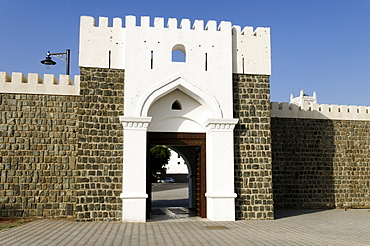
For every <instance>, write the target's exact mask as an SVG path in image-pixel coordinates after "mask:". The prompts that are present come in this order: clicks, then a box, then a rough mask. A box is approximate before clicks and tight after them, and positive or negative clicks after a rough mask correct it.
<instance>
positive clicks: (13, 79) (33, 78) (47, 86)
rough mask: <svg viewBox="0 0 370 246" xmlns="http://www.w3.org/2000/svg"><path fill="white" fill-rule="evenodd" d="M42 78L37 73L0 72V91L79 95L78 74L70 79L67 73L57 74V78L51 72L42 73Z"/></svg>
mask: <svg viewBox="0 0 370 246" xmlns="http://www.w3.org/2000/svg"><path fill="white" fill-rule="evenodd" d="M43 78H44V79H42V78H41V76H40V75H39V74H37V73H29V74H28V76H27V77H26V76H25V75H24V74H23V73H17V72H13V73H12V76H10V75H9V74H8V73H6V72H0V93H20V94H50V95H80V75H75V77H74V81H72V79H71V77H70V76H69V75H62V74H61V75H59V80H57V78H56V77H55V76H54V75H53V74H44V76H43Z"/></svg>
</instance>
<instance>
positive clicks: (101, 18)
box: [99, 16, 109, 27]
mask: <svg viewBox="0 0 370 246" xmlns="http://www.w3.org/2000/svg"><path fill="white" fill-rule="evenodd" d="M99 27H109V19H108V17H104V16H99Z"/></svg>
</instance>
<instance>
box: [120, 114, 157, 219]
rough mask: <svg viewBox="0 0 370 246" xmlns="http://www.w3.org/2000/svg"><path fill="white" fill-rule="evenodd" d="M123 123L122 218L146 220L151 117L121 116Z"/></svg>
mask: <svg viewBox="0 0 370 246" xmlns="http://www.w3.org/2000/svg"><path fill="white" fill-rule="evenodd" d="M119 119H120V121H121V122H122V125H123V173H122V178H123V181H122V182H123V183H122V193H121V195H120V198H122V221H123V222H145V221H146V198H147V197H148V194H147V193H146V154H147V152H146V151H147V148H146V147H147V146H146V141H147V128H148V125H149V122H150V121H151V119H152V118H151V117H126V116H120V117H119Z"/></svg>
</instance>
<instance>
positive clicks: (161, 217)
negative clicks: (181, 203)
mask: <svg viewBox="0 0 370 246" xmlns="http://www.w3.org/2000/svg"><path fill="white" fill-rule="evenodd" d="M193 220H204V218H201V217H199V216H197V215H196V212H195V210H194V209H189V208H187V207H153V208H152V210H151V212H150V219H148V220H147V222H154V221H168V222H170V221H171V222H178V221H193ZM206 220H207V219H206Z"/></svg>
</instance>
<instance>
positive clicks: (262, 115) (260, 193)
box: [233, 74, 274, 219]
mask: <svg viewBox="0 0 370 246" xmlns="http://www.w3.org/2000/svg"><path fill="white" fill-rule="evenodd" d="M233 87H234V118H238V119H239V123H238V124H237V125H236V126H235V130H234V136H235V137H234V149H235V192H236V193H237V195H238V196H237V198H236V209H235V211H236V218H237V219H274V212H273V194H272V166H271V146H270V144H271V136H270V84H269V76H267V75H265V76H264V75H244V74H234V75H233Z"/></svg>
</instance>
